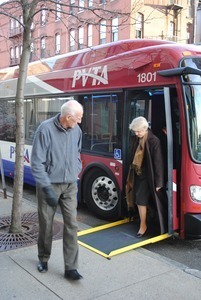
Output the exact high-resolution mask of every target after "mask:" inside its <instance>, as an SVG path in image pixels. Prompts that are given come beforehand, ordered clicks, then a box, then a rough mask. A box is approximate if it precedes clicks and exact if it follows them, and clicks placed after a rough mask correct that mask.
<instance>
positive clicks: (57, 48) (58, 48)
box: [55, 33, 61, 54]
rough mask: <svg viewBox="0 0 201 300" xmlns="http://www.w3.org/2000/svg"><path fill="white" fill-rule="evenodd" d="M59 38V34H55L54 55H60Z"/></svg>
mask: <svg viewBox="0 0 201 300" xmlns="http://www.w3.org/2000/svg"><path fill="white" fill-rule="evenodd" d="M60 43H61V38H60V34H59V33H56V34H55V53H56V54H60V50H61V49H60V46H61V44H60Z"/></svg>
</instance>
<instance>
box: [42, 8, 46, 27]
mask: <svg viewBox="0 0 201 300" xmlns="http://www.w3.org/2000/svg"><path fill="white" fill-rule="evenodd" d="M41 8H42V10H41V26H44V25H45V21H46V10H45V6H42V7H41Z"/></svg>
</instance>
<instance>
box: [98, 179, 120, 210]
mask: <svg viewBox="0 0 201 300" xmlns="http://www.w3.org/2000/svg"><path fill="white" fill-rule="evenodd" d="M92 197H93V200H94V202H95V204H96V205H97V206H98V207H99V208H100V209H102V210H112V209H114V207H115V206H116V205H117V202H118V194H117V189H116V186H115V184H114V182H113V181H112V180H111V179H110V178H109V177H106V176H100V177H98V178H97V179H96V180H95V181H94V183H93V185H92Z"/></svg>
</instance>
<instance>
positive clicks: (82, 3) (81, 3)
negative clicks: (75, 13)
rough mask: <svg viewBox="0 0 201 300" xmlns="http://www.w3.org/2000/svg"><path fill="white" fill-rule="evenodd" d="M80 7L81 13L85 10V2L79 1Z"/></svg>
mask: <svg viewBox="0 0 201 300" xmlns="http://www.w3.org/2000/svg"><path fill="white" fill-rule="evenodd" d="M78 6H79V8H78V10H79V11H82V10H84V0H79V3H78Z"/></svg>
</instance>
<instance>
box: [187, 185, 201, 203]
mask: <svg viewBox="0 0 201 300" xmlns="http://www.w3.org/2000/svg"><path fill="white" fill-rule="evenodd" d="M190 195H191V199H192V200H193V201H194V202H198V203H201V186H198V185H192V186H190Z"/></svg>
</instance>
